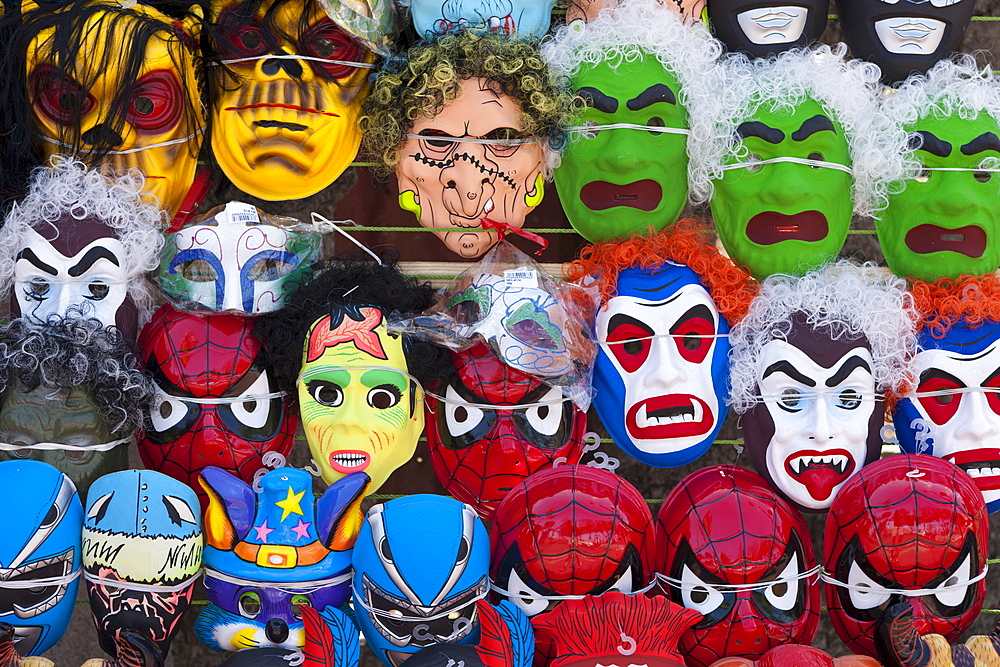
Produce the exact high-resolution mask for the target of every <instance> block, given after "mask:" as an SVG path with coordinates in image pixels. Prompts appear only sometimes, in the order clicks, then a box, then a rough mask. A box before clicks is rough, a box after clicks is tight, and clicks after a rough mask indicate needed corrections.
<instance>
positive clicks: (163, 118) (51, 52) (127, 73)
mask: <svg viewBox="0 0 1000 667" xmlns="http://www.w3.org/2000/svg"><path fill="white" fill-rule="evenodd" d="M53 4H59V3H51V2H39V3H38V4H37V5H36V4H35V2H34V1H33V0H25V2H23V3H22V7H21V23H20V26H19V27H18V28H17V31H16V33H15V35H14V37H13V38H12V39H13V40H14V42H15V43H16V44H17V47H16V48H18V49H20V50H22V51H21V54H20V55H19V58H21V59H23V60H21V61H20V62H22V63H23V64H22V65H21V66H22V67H23V68H24V73H23V76H25V77H26V89H25V91H24V93H22V95H24V94H26V96H27V100H28V102H29V104H30V105H31V106H30V108H31V112H30V113H31V117H30V119H28V118H25V119H23V120H24V122H25V123H26V124H28V126H30V125H31V124H32V123H33V124H34V127H33V128H32V129H26V130H25V131H26V132H28V133H30V134H31V135H33V136H32V140H33V141H34V143H36V144H38V145H40V147H41V149H42V153H44V154H45V155H53V154H56V153H69V154H72V155H73V156H74V157H77V158H79V159H81V160H83V161H85V162H86V163H87V164H88V165H89V166H91V167H95V166H97V165H102V166H107V167H109V168H110V169H111V170H113V171H116V172H122V171H125V170H127V169H138V170H139V171H141V172H142V173H143V174H145V176H146V182H145V186H146V192H147V193H148V194H152V195H154V196H155V198H156V202H155V203H156V204H157V205H158V206H159V207H161V208H162V209H164V210H165V211H166V212H167V213H168V217H169V216H173V215H174V214H175V213H177V211H178V209H180V208H181V204H182V202H184V200H185V197H186V196H187V194H188V190H190V189H191V185H192V183H193V182H194V178H195V171H196V170H197V167H198V151H199V149H200V148H201V140H202V134H203V132H204V130H205V112H204V109H203V108H202V103H201V99H200V91H199V79H200V77H201V72H200V55H199V53H198V39H199V34H200V32H201V23H202V19H201V8H200V7H199V6H198V5H191V4H190V3H178V4H184V6H185V7H186V8H187V7H189V8H190V10H189V12H188V13H186V14H177V15H175V16H167V15H165V14H163V13H161V11H160V10H158V9H153V8H152V7H151V6H147V5H143V4H133V5H129V6H128V7H124V6H121V5H119V4H118V3H115V2H108V1H106V0H93V1H91V2H76V3H62V4H63V5H65V6H64V7H56V8H53V6H52V5H53ZM175 19H177V20H175Z"/></svg>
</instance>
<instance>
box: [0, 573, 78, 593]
mask: <svg viewBox="0 0 1000 667" xmlns="http://www.w3.org/2000/svg"><path fill="white" fill-rule="evenodd" d="M81 572H83V569H82V568H77V569H75V570H73V571H72V572H69V573H67V574H64V575H62V576H61V577H46V578H44V579H20V580H18V581H3V580H0V590H9V589H14V590H24V589H29V588H45V587H48V586H66V585H68V584H71V583H73V581H75V580H76V579H79V577H80V573H81Z"/></svg>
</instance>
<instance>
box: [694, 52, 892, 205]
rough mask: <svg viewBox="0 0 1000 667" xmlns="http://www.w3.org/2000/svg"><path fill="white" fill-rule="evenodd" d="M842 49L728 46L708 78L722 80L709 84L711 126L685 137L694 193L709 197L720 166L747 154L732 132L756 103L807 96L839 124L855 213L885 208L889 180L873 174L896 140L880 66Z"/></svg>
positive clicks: (699, 199) (792, 102) (767, 105)
mask: <svg viewBox="0 0 1000 667" xmlns="http://www.w3.org/2000/svg"><path fill="white" fill-rule="evenodd" d="M846 52H847V47H846V46H844V45H843V44H837V45H836V46H834V47H832V48H831V47H830V46H827V45H825V44H824V45H820V46H816V47H812V48H799V49H792V50H790V51H785V52H784V53H781V54H778V55H777V56H772V57H770V58H759V59H755V60H750V59H748V58H747V57H746V56H745V55H743V54H730V55H729V56H728V57H727V58H726V59H725V60H724V61H723V69H724V70H725V75H724V76H721V77H716V78H714V79H711V80H710V81H711V82H716V83H718V84H719V85H720V87H719V88H717V89H715V90H711V91H706V94H707V95H708V96H709V98H710V99H712V100H713V101H714V104H713V105H710V106H709V107H708V114H709V116H710V117H711V118H710V120H709V121H708V123H709V128H708V129H707V131H706V132H704V133H699V134H697V135H694V134H693V135H692V136H691V139H690V140H689V141H688V154H689V155H690V157H691V168H690V172H691V174H690V182H691V192H692V199H693V200H694V201H695V202H696V203H703V202H707V201H709V200H710V199H711V197H712V193H713V187H712V185H713V184H712V181H715V180H719V179H721V178H722V176H723V170H722V166H723V165H725V164H727V163H732V162H741V161H744V160H746V158H747V156H748V154H749V150H748V149H747V148H746V147H745V146H743V145H742V144H741V143H740V142H739V140H738V138H737V137H736V135H735V132H736V129H737V128H738V127H739V125H740V124H741V123H743V122H744V121H747V120H751V119H752V118H753V117H754V115H755V114H756V113H757V112H758V110H759V109H762V108H763V109H766V110H768V111H778V112H780V111H783V110H786V109H787V110H789V111H790V110H792V109H793V108H794V107H796V106H798V105H800V104H802V103H803V102H804V101H805V100H806V99H810V98H811V99H813V100H815V101H816V102H818V103H819V104H820V105H821V106H822V107H823V109H824V110H826V112H827V113H829V114H830V115H831V116H832V117H833V118H834V119H835V120H836V121H837V122H838V123H840V125H841V126H842V127H843V128H844V134H845V135H846V139H847V144H848V148H849V151H850V155H851V162H852V167H853V174H854V187H853V199H854V213H855V214H856V215H866V216H871V215H872V214H873V212H874V211H876V210H880V209H882V208H884V207H885V206H886V203H887V198H886V186H885V184H884V182H882V181H881V180H879V179H877V178H876V174H878V173H879V172H881V171H883V170H884V169H885V164H884V162H886V161H887V159H888V158H887V157H886V156H887V149H888V148H889V147H895V146H896V145H897V143H898V139H899V136H898V135H899V134H900V133H899V132H897V133H896V135H893V134H892V128H891V126H890V125H889V124H888V123H887V122H885V120H884V118H883V117H882V115H881V114H880V113H878V91H879V90H881V84H880V83H879V76H880V72H879V69H878V67H877V66H876V65H873V64H872V63H869V62H865V61H863V60H848V59H846V58H845V54H846Z"/></svg>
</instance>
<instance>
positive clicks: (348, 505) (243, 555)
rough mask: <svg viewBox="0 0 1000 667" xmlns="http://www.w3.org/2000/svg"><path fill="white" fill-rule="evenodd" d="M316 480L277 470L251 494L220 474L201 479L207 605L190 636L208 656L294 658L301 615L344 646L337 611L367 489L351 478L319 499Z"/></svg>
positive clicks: (363, 480) (364, 479) (362, 479)
mask: <svg viewBox="0 0 1000 667" xmlns="http://www.w3.org/2000/svg"><path fill="white" fill-rule="evenodd" d="M312 479H313V478H312V475H310V474H309V473H308V472H306V471H305V470H299V469H297V468H277V469H276V470H271V471H269V472H267V473H265V474H264V475H263V476H261V477H260V479H259V481H257V482H256V483H255V487H256V488H257V489H259V490H257V491H256V492H255V491H254V489H252V488H251V487H250V486H249V485H247V484H245V483H244V482H243V481H241V480H240V479H238V478H237V477H234V476H233V475H231V474H229V473H228V472H226V471H224V470H221V469H219V468H211V467H209V468H205V469H204V470H203V471H202V473H201V475H200V477H199V480H198V481H199V483H200V484H201V486H202V488H203V489H205V492H206V493H207V494H208V497H209V504H208V509H207V510H206V511H205V552H204V561H205V592H206V593H207V594H208V599H209V605H208V606H207V607H205V609H204V610H203V611H202V612H201V613H200V614H199V615H198V618H197V620H196V621H195V626H194V630H195V634H196V635H197V636H198V639H199V640H200V641H201V642H202V643H203V644H205V645H206V646H208V647H209V648H211V649H214V650H216V651H239V650H242V649H247V648H261V647H266V648H283V649H300V648H302V646H303V643H304V638H303V623H302V611H301V609H300V607H301V606H303V605H308V606H310V607H312V608H313V609H315V610H316V611H318V612H320V614H321V615H322V616H324V617H326V619H327V620H326V622H327V623H328V624H330V626H331V630H332V632H334V633H335V634H334V636H338V637H341V638H342V639H340V641H344V642H347V641H350V639H349V637H350V634H351V633H349V632H346V631H345V627H348V626H345V625H344V621H345V619H344V618H343V614H342V613H341V612H340V611H338V610H337V608H338V607H340V606H341V605H343V604H344V603H346V602H347V599H348V598H349V597H350V590H351V589H350V580H351V571H350V570H351V548H352V547H353V546H354V540H355V538H356V537H357V534H358V528H359V527H360V525H361V511H360V503H361V499H362V497H363V496H364V493H365V487H366V486H367V485H368V482H369V480H368V476H367V475H365V474H364V473H357V474H354V475H348V476H347V477H344V478H343V479H341V480H339V481H337V482H335V483H334V484H332V485H330V487H329V488H328V489H327V490H326V491H325V492H324V493H323V495H322V496H320V497H319V498H315V497H314V496H313V492H312Z"/></svg>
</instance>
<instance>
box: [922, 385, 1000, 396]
mask: <svg viewBox="0 0 1000 667" xmlns="http://www.w3.org/2000/svg"><path fill="white" fill-rule="evenodd" d="M996 393H1000V387H955V388H953V389H939V390H937V391H911V392H907V393H906V394H905V395H904V396H905V397H906V398H929V397H931V396H955V395H958V394H996Z"/></svg>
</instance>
